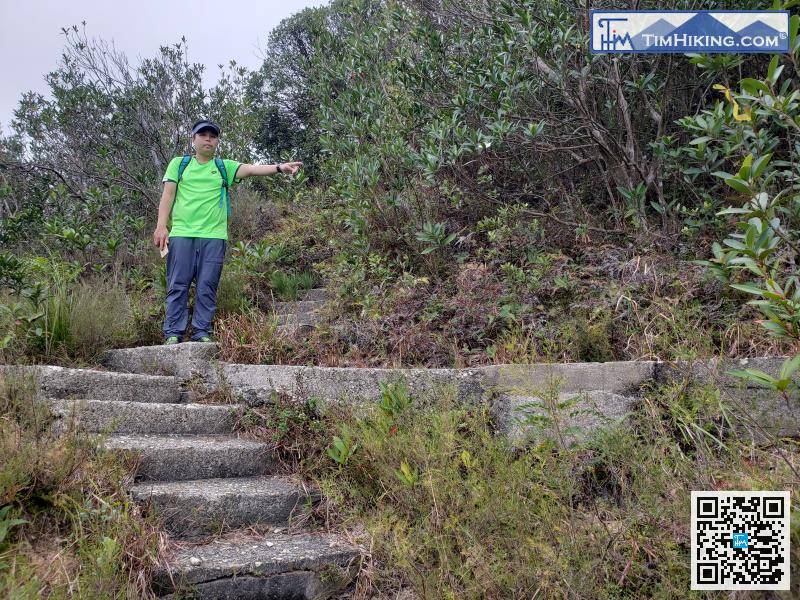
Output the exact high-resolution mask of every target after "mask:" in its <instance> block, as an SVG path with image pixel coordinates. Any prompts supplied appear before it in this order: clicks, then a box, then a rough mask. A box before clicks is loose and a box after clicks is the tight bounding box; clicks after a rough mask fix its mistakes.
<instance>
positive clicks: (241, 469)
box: [103, 435, 277, 481]
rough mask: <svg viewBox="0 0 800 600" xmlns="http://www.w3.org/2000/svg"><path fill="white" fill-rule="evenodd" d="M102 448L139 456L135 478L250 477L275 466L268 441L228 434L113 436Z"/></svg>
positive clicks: (275, 462) (157, 479)
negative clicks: (266, 442)
mask: <svg viewBox="0 0 800 600" xmlns="http://www.w3.org/2000/svg"><path fill="white" fill-rule="evenodd" d="M103 447H104V448H107V449H109V450H121V451H126V452H133V453H136V454H139V455H141V461H140V463H139V467H138V469H137V471H136V480H137V481H141V480H144V481H184V480H188V479H216V478H220V477H249V476H253V475H266V474H268V473H272V472H275V470H276V469H277V461H276V460H275V457H274V456H273V455H272V453H271V451H270V448H269V446H267V444H262V443H259V442H254V441H251V440H244V439H238V438H234V437H229V436H199V435H191V436H190V435H186V436H170V435H114V436H111V437H109V438H107V439H106V440H105V441H104V442H103Z"/></svg>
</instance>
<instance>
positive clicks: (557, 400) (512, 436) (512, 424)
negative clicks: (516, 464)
mask: <svg viewBox="0 0 800 600" xmlns="http://www.w3.org/2000/svg"><path fill="white" fill-rule="evenodd" d="M636 402H637V398H636V397H634V396H623V395H620V394H617V393H615V392H610V391H607V390H592V391H584V392H561V393H558V395H557V396H555V394H554V395H553V397H548V396H544V399H543V397H542V396H520V395H508V394H502V395H500V396H499V397H498V398H497V399H496V400H495V402H494V403H493V404H492V407H491V414H492V416H493V418H494V419H495V424H496V427H497V431H498V432H499V433H502V434H505V435H506V436H507V437H508V438H509V440H510V441H511V443H512V445H514V446H522V445H524V444H525V443H526V442H527V441H528V440H529V439H531V438H533V437H535V438H536V439H545V438H547V439H551V440H553V441H554V442H556V443H557V444H564V445H570V444H572V443H573V442H576V441H582V440H585V439H586V438H587V437H589V436H590V435H591V434H592V433H594V432H596V431H598V430H600V429H604V428H611V427H616V426H617V425H620V424H621V423H623V421H624V420H625V418H626V417H627V416H628V415H630V414H631V413H632V412H633V411H634V410H635V408H636ZM557 405H560V406H561V408H559V407H558V406H557Z"/></svg>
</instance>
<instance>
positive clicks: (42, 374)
mask: <svg viewBox="0 0 800 600" xmlns="http://www.w3.org/2000/svg"><path fill="white" fill-rule="evenodd" d="M12 375H16V376H23V377H25V376H27V377H34V378H35V379H36V380H37V393H38V395H39V396H40V397H41V398H69V397H77V398H85V399H92V400H122V401H129V402H181V388H180V384H179V381H178V380H177V379H176V378H175V377H164V376H153V375H139V374H133V373H115V372H112V371H96V370H94V369H70V368H67V367H56V366H51V365H34V366H24V365H10V366H0V376H12Z"/></svg>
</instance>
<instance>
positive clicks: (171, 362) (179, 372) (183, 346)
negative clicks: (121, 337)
mask: <svg viewBox="0 0 800 600" xmlns="http://www.w3.org/2000/svg"><path fill="white" fill-rule="evenodd" d="M218 354H219V345H218V344H216V343H208V342H182V343H180V344H171V345H169V346H165V345H159V346H139V347H136V348H121V349H117V350H109V351H108V352H106V353H105V354H104V355H103V358H102V362H103V364H104V365H105V366H106V367H108V368H109V369H114V370H116V371H122V372H126V373H145V374H149V375H171V376H174V377H175V378H176V379H177V380H178V381H181V382H183V381H187V380H189V379H192V378H194V377H200V378H203V379H208V380H209V383H215V382H216V378H215V372H214V370H213V368H211V366H210V362H211V361H212V360H214V359H215V358H216V357H217V355H218Z"/></svg>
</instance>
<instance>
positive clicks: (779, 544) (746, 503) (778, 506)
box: [691, 491, 791, 590]
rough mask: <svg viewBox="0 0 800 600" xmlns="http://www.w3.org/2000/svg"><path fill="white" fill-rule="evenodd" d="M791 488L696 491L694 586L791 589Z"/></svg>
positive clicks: (693, 510)
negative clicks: (777, 489)
mask: <svg viewBox="0 0 800 600" xmlns="http://www.w3.org/2000/svg"><path fill="white" fill-rule="evenodd" d="M790 512H791V502H790V499H789V492H697V491H694V492H692V528H691V532H692V589H693V590H746V589H750V590H788V589H789V513H790Z"/></svg>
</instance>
